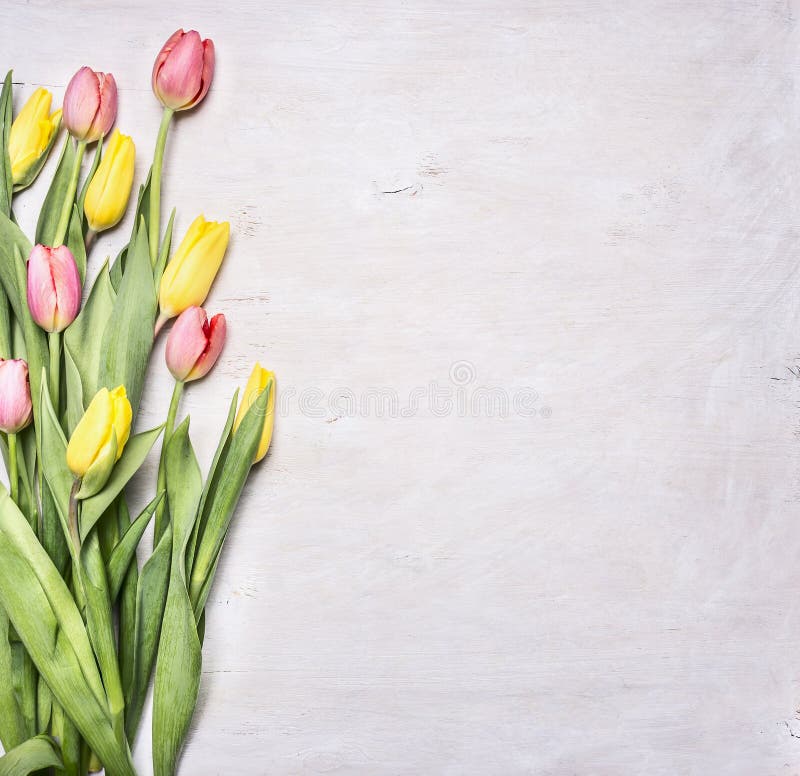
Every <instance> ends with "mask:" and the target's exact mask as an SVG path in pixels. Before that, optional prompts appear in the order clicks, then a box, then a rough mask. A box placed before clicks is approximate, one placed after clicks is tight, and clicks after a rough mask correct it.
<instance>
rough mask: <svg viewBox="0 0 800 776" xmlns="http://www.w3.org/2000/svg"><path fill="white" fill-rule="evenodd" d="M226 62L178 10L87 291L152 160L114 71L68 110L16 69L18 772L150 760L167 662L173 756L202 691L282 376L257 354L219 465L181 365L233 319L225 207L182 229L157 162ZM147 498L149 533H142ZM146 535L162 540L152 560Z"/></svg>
mask: <svg viewBox="0 0 800 776" xmlns="http://www.w3.org/2000/svg"><path fill="white" fill-rule="evenodd" d="M213 74H214V45H213V43H212V42H211V41H210V40H202V39H201V38H200V35H198V33H197V32H195V31H191V32H188V33H186V32H184V31H183V30H179V31H178V32H176V33H175V34H174V35H173V36H172V37H170V38H169V40H167V42H166V44H165V45H164V47H163V48H162V50H161V52H160V53H159V54H158V57H157V58H156V62H155V66H154V68H153V76H152V86H153V91H154V92H155V95H156V97H157V98H158V99H159V100H160V101H161V103H162V105H163V119H162V121H161V126H160V128H159V131H158V136H157V139H156V144H155V153H154V158H153V163H152V166H151V168H150V171H149V174H148V176H147V179H146V180H145V182H144V183H143V184H142V185H141V186H140V187H139V189H138V198H137V200H136V211H135V219H134V223H133V229H132V233H131V234H130V238H129V240H128V241H127V243H126V244H125V245H124V247H122V249H121V250H120V251H119V253H118V254H117V256H116V257H115V258H114V259H113V260H110V259H106V261H105V262H104V263H102V265H101V266H99V268H98V269H97V270H96V272H94V273H93V274H94V281H93V283H92V285H91V289H90V290H89V291H88V293H85V292H84V291H85V290H84V283H85V282H86V278H87V274H88V272H87V267H88V266H89V260H90V256H91V248H92V245H93V241H94V237H95V235H96V234H97V233H98V232H101V231H104V230H107V229H110V228H112V227H114V226H115V225H116V224H118V223H119V221H120V220H121V219H122V217H123V215H124V213H125V211H126V208H127V206H128V199H129V196H130V193H131V188H132V185H133V178H134V157H135V148H134V143H133V140H132V139H131V138H130V137H127V136H126V135H123V134H121V133H120V132H119V130H114V132H113V133H112V132H111V129H112V127H113V125H114V122H115V119H116V113H117V86H116V82H115V80H114V77H113V76H112V75H111V74H110V73H100V72H96V71H94V70H91V69H90V68H88V67H82V68H81V69H80V70H78V72H77V73H76V74H75V76H74V77H73V78H72V80H71V81H70V83H69V85H68V87H67V89H66V92H65V95H64V104H63V108H62V110H57V111H55V112H51V108H52V105H51V103H52V96H51V94H50V93H49V92H48V91H47V90H45V89H41V88H40V89H37V90H36V91H35V92H34V93H33V95H32V96H31V97H30V99H29V100H28V101H27V103H26V104H25V106H24V107H23V108H22V109H21V110H20V111H19V113H18V114H17V115H16V117H15V116H14V115H13V111H12V83H11V74H10V73H9V74H8V75H7V76H6V79H5V83H4V85H3V87H2V92H0V432H1V433H0V449H1V450H2V455H3V458H4V460H5V463H6V466H7V471H8V482H9V487H8V489H6V488H5V487H3V486H2V485H0V742H2V745H3V749H4V750H5V752H6V754H5V755H4V756H3V757H1V758H0V774H22V773H29V772H37V773H38V772H43V773H46V772H48V771H49V772H53V771H52V769H56V771H57V772H59V773H61V772H63V773H66V774H70V776H71V775H73V774H74V775H76V776H77V775H78V774H86V773H88V772H90V771H96V770H99V769H101V768H103V767H104V768H105V772H106V774H108V775H109V776H131V775H132V774H135V770H134V766H133V761H132V758H131V747H132V746H133V743H134V740H135V737H136V732H137V728H138V726H139V722H140V720H141V717H142V711H143V707H144V703H145V698H146V695H147V692H148V688H149V686H150V684H151V679H153V688H154V689H153V730H152V740H153V752H152V759H153V769H154V772H155V774H156V776H167V775H168V774H173V773H175V771H176V767H177V763H178V758H179V755H180V751H181V748H182V745H183V742H184V738H185V736H186V733H187V730H188V727H189V723H190V721H191V718H192V715H193V712H194V708H195V704H196V701H197V693H198V686H199V682H200V664H201V646H202V642H203V635H204V628H205V617H204V611H205V605H206V601H207V599H208V595H209V591H210V588H211V585H212V583H213V580H214V574H215V571H216V568H217V564H218V562H219V558H220V553H221V550H222V545H223V543H224V541H225V536H226V533H227V530H228V527H229V525H230V522H231V519H232V516H233V513H234V510H235V508H236V504H237V502H238V500H239V496H240V494H241V492H242V489H243V487H244V484H245V481H246V479H247V476H248V474H249V472H250V469H251V467H252V465H253V464H254V463H255V462H257V461H259V460H261V459H262V458H263V457H264V456H265V455H266V452H267V448H268V447H269V443H270V438H271V435H272V424H273V415H274V406H275V380H274V376H273V374H272V373H271V372H268V371H266V370H265V369H263V368H262V367H261V366H259V365H258V364H256V366H255V369H254V370H253V373H252V375H251V378H250V381H249V382H248V384H247V387H246V389H245V392H244V395H243V397H242V399H241V402H240V401H239V398H238V396H237V395H234V396H233V398H232V401H231V405H230V411H229V413H228V416H227V419H226V421H225V423H224V426H223V429H222V433H221V436H220V439H219V444H218V446H217V448H216V452H215V454H214V456H213V460H212V463H211V466H210V469H209V471H208V472H207V473H206V475H205V477H203V475H202V474H201V471H200V468H199V466H198V463H197V459H196V457H195V453H194V450H193V447H192V442H191V439H190V437H189V419H188V417H187V418H186V419H185V420H183V422H181V423H178V421H177V418H178V411H179V404H180V399H181V395H182V392H183V390H184V387H185V385H186V384H187V383H189V382H191V381H194V380H197V379H199V378H201V377H203V376H204V375H205V374H207V373H208V371H209V370H210V369H211V368H212V367H213V366H214V363H215V361H216V360H217V358H218V357H219V355H220V351H221V350H222V346H223V343H224V340H225V335H226V324H225V317H224V316H223V315H221V314H220V315H214V316H213V317H211V318H210V319H209V318H208V316H207V314H206V312H205V310H203V309H202V307H201V305H203V303H204V302H205V300H206V297H207V295H208V293H209V290H210V288H211V285H212V283H213V281H214V277H215V275H216V274H217V271H218V269H219V267H220V264H221V262H222V259H223V256H224V254H225V251H226V248H227V245H228V237H229V226H228V224H227V223H224V222H223V223H215V222H213V221H206V220H205V219H204V218H203V217H202V216H199V217H198V218H196V219H195V221H194V222H193V223H192V224H191V226H190V227H189V230H188V232H187V233H186V235H185V236H184V237H183V239H182V240H181V242H180V243H179V245H178V247H177V248H176V249H175V250H173V244H172V243H173V241H172V231H173V223H174V216H175V211H174V210H173V211H172V214H171V216H170V218H169V219H168V221H167V223H166V227H165V228H163V229H162V221H161V180H162V174H163V165H164V151H165V146H166V141H167V135H168V131H169V128H170V124H171V122H172V121H173V119H174V116H175V113H177V112H179V111H184V110H188V109H190V108H193V107H195V106H196V105H197V104H198V103H199V102H200V101H201V100H202V99H203V98H204V97H205V95H206V93H207V92H208V89H209V86H210V85H211V80H212V77H213ZM62 125H63V127H65V128H66V133H65V137H64V142H63V148H62V151H61V156H60V159H59V161H58V164H57V165H56V166H55V171H54V175H53V178H52V183H51V184H50V187H49V190H48V192H47V195H46V196H45V198H44V201H43V203H42V207H41V212H40V214H39V218H38V222H37V225H36V233H35V235H34V239H33V240H31V239H29V237H28V236H26V235H25V234H24V233H23V232H22V230H21V229H20V227H19V226H18V225H17V222H16V220H15V218H14V212H13V206H14V197H15V196H16V195H17V194H18V193H19V192H20V191H22V190H23V189H25V188H26V187H27V186H29V185H30V184H31V183H32V182H33V181H34V180H35V179H36V177H37V175H39V173H40V172H41V171H42V169H43V167H44V164H45V162H46V160H47V157H48V155H49V154H50V152H51V150H52V149H53V147H54V146H55V143H56V141H57V138H58V136H59V134H60V130H61V127H62ZM104 141H105V142H104ZM92 146H95V149H94V153H93V155H92V161H91V163H90V164H89V157H88V156H87V159H86V162H87V163H86V164H84V163H83V162H84V156H86V152H87V151H88V150H89V149H90V148H91V147H92ZM85 168H86V169H85ZM171 319H175V321H174V323H173V324H172V326H171V328H170V330H169V334H168V335H167V342H166V362H167V363H166V365H167V367H168V369H169V371H170V372H171V374H172V376H173V377H174V380H175V388H174V391H173V395H172V400H171V402H170V404H169V409H168V411H167V413H166V419H165V422H164V424H163V425H162V426H159V427H157V428H153V429H149V430H144V431H138V430H137V431H138V432H137V431H134V429H135V428H136V416H137V410H138V407H139V401H140V397H141V394H142V389H143V386H144V380H145V375H146V372H147V368H148V361H149V358H150V353H151V350H152V347H153V343H154V340H155V338H156V337H158V336H164V335H163V334H162V335H160V334H159V332H160V331H161V330H162V329H163V327H164V326H165V325H166V324H167V323H168V322H169V321H170V320H171ZM237 393H238V392H237ZM237 407H238V410H237ZM159 437H161V446H160V457H159V462H158V476H157V481H156V483H155V485H154V489H153V492H152V496H153V497H152V500H151V501H150V503H148V504H147V505H146V506H145V507H144V508H143V509H142V510H141V511H140V512H139V513H138V514H135V515H133V516H132V515H131V512H130V511H129V504H128V499H127V496H126V486H127V484H128V483H129V481H130V479H131V478H132V477H133V475H134V474H135V473H136V472H137V471H138V470H139V468H140V467H141V466H142V464H143V463H144V461H145V459H146V457H147V456H148V455H149V454H150V452H151V450H152V449H153V447H154V446H155V445H156V442H157V440H158V439H159ZM151 519H153V522H154V529H153V544H152V547H151V548H150V549H149V552H148V551H146V549H145V548H144V547H143V546H142V547H141V548H140V544H142V542H141V540H142V537H143V535H144V532H145V529H146V527H147V526H148V524H149V522H150V521H151ZM148 544H149V543H148ZM137 549H139V550H140V552H139V555H141V556H144V555H147V557H146V559H145V560H144V563H143V565H141V567H140V565H139V559H137Z"/></svg>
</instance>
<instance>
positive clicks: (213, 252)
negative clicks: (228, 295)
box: [157, 216, 231, 329]
mask: <svg viewBox="0 0 800 776" xmlns="http://www.w3.org/2000/svg"><path fill="white" fill-rule="evenodd" d="M230 230H231V227H230V224H229V223H228V222H227V221H222V222H221V223H216V222H215V221H206V220H205V218H203V216H197V218H195V220H194V221H193V222H192V225H191V226H190V227H189V231H188V232H186V236H185V237H184V238H183V240H182V241H181V244H180V245H179V246H178V250H177V251H175V255H174V256H173V257H172V261H170V263H169V264H167V268H166V270H165V271H164V274H163V276H162V277H161V286H160V289H159V295H158V301H159V304H160V306H161V315H160V316H159V322H158V324H157V329H159V328H161V326H162V325H163V324H164V322H165V321H166V320H167V319H169V318H174V317H175V316H176V315H180V314H181V313H182V312H183V311H184V310H186V309H188V308H189V307H192V306H193V305H194V306H196V307H200V306H201V305H202V304H203V302H205V300H206V297H207V296H208V292H209V291H210V290H211V284H212V283H213V282H214V278H215V277H216V275H217V272H218V271H219V267H220V264H222V258H223V257H224V256H225V249H226V248H227V247H228V237H229V236H230Z"/></svg>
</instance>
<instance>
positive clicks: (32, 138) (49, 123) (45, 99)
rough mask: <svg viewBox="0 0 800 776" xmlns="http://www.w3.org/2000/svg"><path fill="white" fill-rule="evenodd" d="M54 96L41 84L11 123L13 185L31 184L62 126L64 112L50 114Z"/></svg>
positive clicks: (9, 146)
mask: <svg viewBox="0 0 800 776" xmlns="http://www.w3.org/2000/svg"><path fill="white" fill-rule="evenodd" d="M52 100H53V95H52V94H50V92H48V91H47V89H43V88H42V87H41V86H40V87H39V88H38V89H37V90H36V91H35V92H34V93H33V94H32V95H31V96H30V98H29V99H28V101H27V102H26V103H25V105H24V106H23V108H22V110H21V111H20V112H19V115H18V116H17V117H16V118H15V119H14V122H13V123H12V125H11V131H10V132H9V135H8V156H9V159H10V160H11V178H12V180H13V182H14V187H15V188H16V189H17V191H19V190H20V189H23V188H25V187H26V186H30V185H31V183H33V181H34V179H35V178H36V176H37V175H38V174H39V171H40V170H41V169H42V166H43V165H44V163H45V161H46V159H47V155H48V153H49V152H50V149H51V148H52V146H53V141H54V140H55V138H56V135H57V134H58V128H59V127H60V126H61V111H60V110H57V111H56V112H55V113H53V114H52V115H51V114H50V104H51V102H52Z"/></svg>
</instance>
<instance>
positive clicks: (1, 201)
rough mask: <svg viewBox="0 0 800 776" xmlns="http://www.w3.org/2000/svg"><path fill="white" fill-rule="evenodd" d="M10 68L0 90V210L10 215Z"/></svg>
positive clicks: (11, 186) (11, 183) (11, 195)
mask: <svg viewBox="0 0 800 776" xmlns="http://www.w3.org/2000/svg"><path fill="white" fill-rule="evenodd" d="M11 98H12V88H11V70H9V71H8V73H6V77H5V81H3V89H2V91H0V146H2V150H0V211H2V212H3V213H5V215H7V216H10V215H11V199H12V197H13V195H14V192H13V181H12V177H11V159H10V158H9V156H8V137H9V134H10V133H11V119H12V116H11Z"/></svg>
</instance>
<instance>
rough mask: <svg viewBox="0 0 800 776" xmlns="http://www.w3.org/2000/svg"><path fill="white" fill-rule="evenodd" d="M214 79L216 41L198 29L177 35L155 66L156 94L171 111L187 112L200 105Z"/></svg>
mask: <svg viewBox="0 0 800 776" xmlns="http://www.w3.org/2000/svg"><path fill="white" fill-rule="evenodd" d="M213 77H214V41H212V40H211V39H210V38H208V39H206V40H201V39H200V35H199V33H198V32H196V31H195V30H189V32H184V31H183V30H178V31H177V32H174V33H173V34H172V35H171V36H170V38H169V40H168V41H167V42H166V43H165V44H164V46H163V47H162V49H161V51H159V52H158V56H157V57H156V61H155V64H154V65H153V78H152V83H153V92H154V93H155V95H156V97H158V99H159V100H161V104H162V105H163V106H164V107H165V108H169V109H170V110H173V111H176V110H188V109H189V108H193V107H194V106H195V105H197V103H198V102H200V101H201V100H202V99H203V97H205V96H206V93H207V92H208V87H209V86H211V79H212V78H213Z"/></svg>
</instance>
